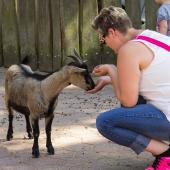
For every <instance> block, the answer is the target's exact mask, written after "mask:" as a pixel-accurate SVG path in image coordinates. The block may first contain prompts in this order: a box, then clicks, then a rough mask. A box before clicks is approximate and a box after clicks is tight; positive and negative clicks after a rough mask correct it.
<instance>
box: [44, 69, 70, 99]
mask: <svg viewBox="0 0 170 170" xmlns="http://www.w3.org/2000/svg"><path fill="white" fill-rule="evenodd" d="M68 85H69V75H68V72H67V71H66V69H61V70H60V71H58V72H55V73H53V74H52V75H50V76H49V77H47V78H46V79H44V80H43V81H42V82H41V90H42V92H43V94H44V97H45V98H46V99H47V100H50V99H52V98H53V97H55V96H56V95H58V94H59V93H60V92H61V91H62V90H63V89H64V88H65V87H66V86H68Z"/></svg>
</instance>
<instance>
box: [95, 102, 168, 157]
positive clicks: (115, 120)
mask: <svg viewBox="0 0 170 170" xmlns="http://www.w3.org/2000/svg"><path fill="white" fill-rule="evenodd" d="M96 126H97V129H98V131H99V132H100V133H101V134H102V135H103V136H104V137H106V138H107V139H109V140H111V141H113V142H115V143H117V144H120V145H123V146H127V147H129V148H131V149H133V150H134V151H135V152H136V153H137V154H139V153H141V152H142V151H144V149H145V148H146V147H147V146H148V144H149V142H150V140H151V139H157V140H167V141H170V122H169V121H168V120H167V118H166V116H165V115H164V113H163V112H161V111H160V110H159V109H157V108H156V107H154V106H153V105H150V104H139V105H136V106H135V107H132V108H125V107H121V108H116V109H113V110H110V111H107V112H104V113H102V114H100V115H99V116H98V117H97V119H96Z"/></svg>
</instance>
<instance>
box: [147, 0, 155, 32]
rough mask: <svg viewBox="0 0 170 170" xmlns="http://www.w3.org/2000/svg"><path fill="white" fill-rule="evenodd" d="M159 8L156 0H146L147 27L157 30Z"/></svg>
mask: <svg viewBox="0 0 170 170" xmlns="http://www.w3.org/2000/svg"><path fill="white" fill-rule="evenodd" d="M157 9H158V5H157V4H156V3H155V1H154V0H149V1H148V0H146V1H145V16H146V17H145V18H146V28H148V29H151V30H156V18H157Z"/></svg>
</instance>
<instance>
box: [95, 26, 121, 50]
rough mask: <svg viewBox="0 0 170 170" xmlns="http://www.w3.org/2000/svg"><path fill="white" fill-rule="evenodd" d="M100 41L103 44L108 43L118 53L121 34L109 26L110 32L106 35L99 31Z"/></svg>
mask: <svg viewBox="0 0 170 170" xmlns="http://www.w3.org/2000/svg"><path fill="white" fill-rule="evenodd" d="M97 32H98V35H99V41H100V43H101V44H106V45H107V46H108V47H110V48H111V49H112V50H113V51H114V52H115V53H117V51H118V48H119V46H120V45H119V43H120V42H119V36H118V34H117V33H116V32H117V31H115V30H113V29H112V28H109V30H108V33H107V34H106V35H102V34H101V33H100V32H99V31H97Z"/></svg>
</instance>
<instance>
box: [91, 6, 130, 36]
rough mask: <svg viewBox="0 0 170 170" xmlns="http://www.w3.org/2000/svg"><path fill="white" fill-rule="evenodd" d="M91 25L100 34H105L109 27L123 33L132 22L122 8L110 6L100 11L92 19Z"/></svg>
mask: <svg viewBox="0 0 170 170" xmlns="http://www.w3.org/2000/svg"><path fill="white" fill-rule="evenodd" d="M92 27H93V28H94V29H95V30H98V31H99V32H100V33H101V34H102V35H107V33H108V29H109V28H112V29H114V30H115V29H116V30H118V31H120V32H121V33H124V34H125V33H126V32H127V30H128V28H131V27H132V22H131V20H130V18H129V16H128V15H127V13H126V12H125V10H124V9H122V8H119V7H114V6H110V7H108V8H103V9H102V10H101V11H100V13H99V15H97V16H96V17H95V19H94V20H93V22H92Z"/></svg>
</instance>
